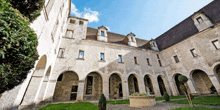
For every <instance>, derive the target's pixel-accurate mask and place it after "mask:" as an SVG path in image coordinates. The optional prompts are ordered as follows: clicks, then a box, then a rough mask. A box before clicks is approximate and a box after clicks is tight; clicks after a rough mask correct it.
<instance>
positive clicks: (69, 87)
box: [53, 71, 79, 102]
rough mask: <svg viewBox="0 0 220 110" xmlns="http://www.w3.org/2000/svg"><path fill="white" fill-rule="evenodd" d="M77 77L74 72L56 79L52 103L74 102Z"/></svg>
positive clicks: (68, 72)
mask: <svg viewBox="0 0 220 110" xmlns="http://www.w3.org/2000/svg"><path fill="white" fill-rule="evenodd" d="M78 83H79V77H78V75H77V74H76V73H75V72H72V71H67V72H64V73H62V74H60V76H59V77H58V78H57V84H56V88H55V92H54V96H53V101H55V102H56V101H69V100H76V97H77V91H78Z"/></svg>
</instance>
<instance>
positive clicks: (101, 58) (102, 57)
mask: <svg viewBox="0 0 220 110" xmlns="http://www.w3.org/2000/svg"><path fill="white" fill-rule="evenodd" d="M100 60H102V61H104V53H101V54H100Z"/></svg>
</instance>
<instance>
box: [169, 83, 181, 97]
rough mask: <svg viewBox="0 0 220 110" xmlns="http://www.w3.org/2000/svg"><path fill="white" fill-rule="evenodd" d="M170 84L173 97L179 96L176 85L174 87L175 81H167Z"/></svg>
mask: <svg viewBox="0 0 220 110" xmlns="http://www.w3.org/2000/svg"><path fill="white" fill-rule="evenodd" d="M169 82H170V86H171V90H172V93H173V95H174V96H178V95H180V94H179V91H178V89H177V85H176V82H175V81H169Z"/></svg>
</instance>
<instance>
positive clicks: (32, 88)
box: [21, 55, 47, 105]
mask: <svg viewBox="0 0 220 110" xmlns="http://www.w3.org/2000/svg"><path fill="white" fill-rule="evenodd" d="M46 64H47V56H46V55H43V56H42V57H41V58H40V60H39V61H38V63H37V65H36V68H35V71H34V73H33V75H32V77H31V79H30V81H29V84H28V87H27V89H26V92H25V94H24V97H23V99H22V103H21V105H31V104H32V103H34V99H35V97H36V95H37V91H38V89H39V87H40V85H41V81H42V77H43V76H44V72H45V68H46Z"/></svg>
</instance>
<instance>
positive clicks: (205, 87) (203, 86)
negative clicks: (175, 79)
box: [192, 70, 216, 94]
mask: <svg viewBox="0 0 220 110" xmlns="http://www.w3.org/2000/svg"><path fill="white" fill-rule="evenodd" d="M192 78H193V80H194V83H195V85H196V87H197V89H198V91H199V92H200V93H201V94H213V93H215V92H216V89H215V87H214V85H213V84H212V82H211V80H210V79H209V77H208V75H207V74H206V73H205V72H204V71H202V70H195V71H194V72H193V73H192Z"/></svg>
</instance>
